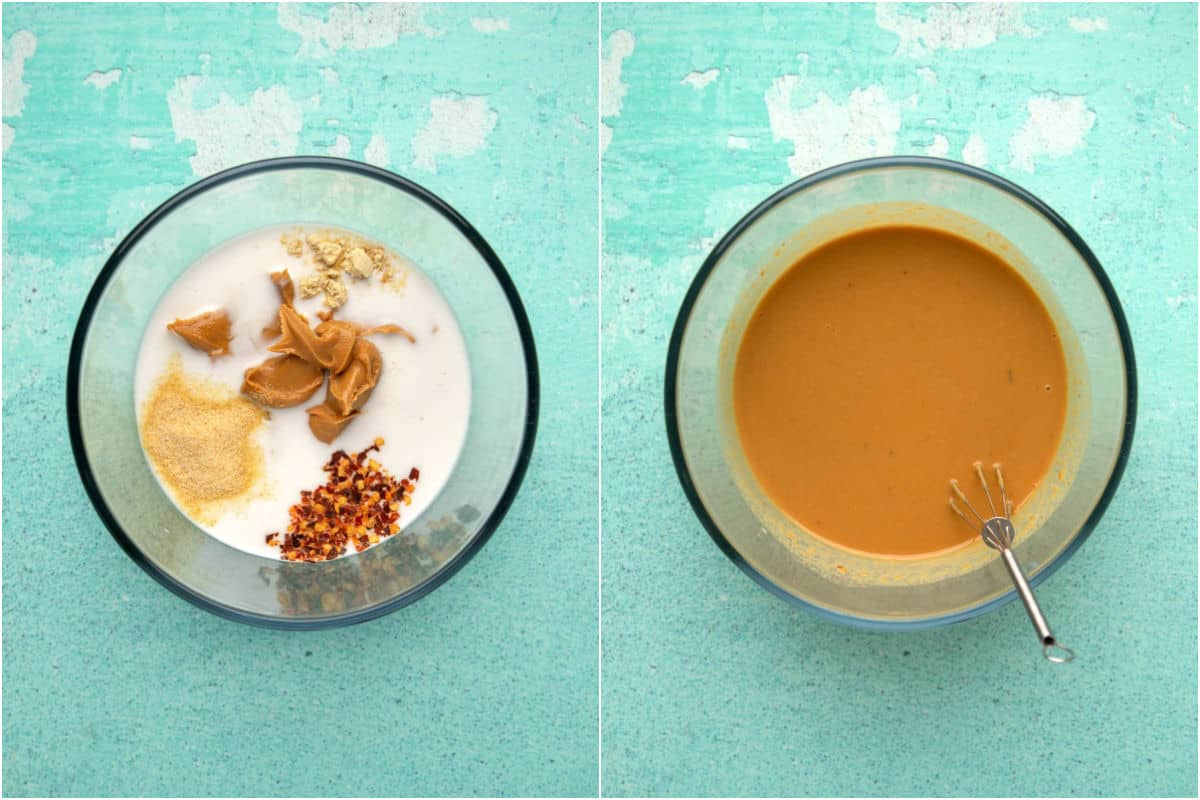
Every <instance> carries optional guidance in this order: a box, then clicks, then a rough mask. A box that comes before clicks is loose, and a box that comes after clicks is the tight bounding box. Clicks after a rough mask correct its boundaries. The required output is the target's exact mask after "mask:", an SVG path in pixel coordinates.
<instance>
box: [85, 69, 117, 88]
mask: <svg viewBox="0 0 1200 800" xmlns="http://www.w3.org/2000/svg"><path fill="white" fill-rule="evenodd" d="M119 80H121V70H119V69H110V70H107V71H105V72H98V71H97V72H93V73H92V74H91V75H88V76H87V77H86V78H84V79H83V82H84V83H86V84H88V85H89V86H95V87H96V88H97V89H107V88H108V87H109V86H112V85H113V84H114V83H116V82H117V81H119Z"/></svg>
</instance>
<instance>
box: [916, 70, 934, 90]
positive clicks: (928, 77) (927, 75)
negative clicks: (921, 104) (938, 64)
mask: <svg viewBox="0 0 1200 800" xmlns="http://www.w3.org/2000/svg"><path fill="white" fill-rule="evenodd" d="M917 75H918V76H920V78H921V80H923V81H925V85H926V86H937V82H938V81H937V73H936V72H934V71H933V70H932V69H930V68H929V67H917Z"/></svg>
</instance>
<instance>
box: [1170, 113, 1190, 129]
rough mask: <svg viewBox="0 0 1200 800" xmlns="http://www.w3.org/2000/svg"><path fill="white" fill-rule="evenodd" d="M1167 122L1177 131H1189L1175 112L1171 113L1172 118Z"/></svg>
mask: <svg viewBox="0 0 1200 800" xmlns="http://www.w3.org/2000/svg"><path fill="white" fill-rule="evenodd" d="M1167 121H1168V122H1170V123H1171V127H1172V128H1174V129H1175V130H1177V131H1186V130H1187V125H1184V124H1183V123H1182V122H1180V120H1179V115H1177V114H1176V113H1175V112H1174V111H1172V112H1171V116H1169V117H1168V118H1167Z"/></svg>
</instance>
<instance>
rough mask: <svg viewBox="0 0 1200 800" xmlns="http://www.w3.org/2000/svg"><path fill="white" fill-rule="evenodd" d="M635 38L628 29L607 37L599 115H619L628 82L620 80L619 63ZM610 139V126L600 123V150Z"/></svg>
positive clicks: (631, 48) (627, 52)
mask: <svg viewBox="0 0 1200 800" xmlns="http://www.w3.org/2000/svg"><path fill="white" fill-rule="evenodd" d="M636 43H637V40H636V39H634V38H633V34H632V33H630V32H629V31H625V30H620V31H613V32H612V34H610V35H609V37H608V42H607V45H608V55H607V56H603V57H602V58H601V59H600V116H601V118H604V117H619V116H621V105H622V104H623V103H624V102H625V92H627V91H629V84H626V83H622V81H621V63H622V62H623V61H624V60H625V59H626V58H628V57H629V56H631V55H633V49H634V46H635V45H636ZM611 141H612V128H610V127H609V126H608V125H605V124H603V123H602V124H601V125H600V152H601V153H603V152H604V151H605V150H607V149H608V145H609V142H611Z"/></svg>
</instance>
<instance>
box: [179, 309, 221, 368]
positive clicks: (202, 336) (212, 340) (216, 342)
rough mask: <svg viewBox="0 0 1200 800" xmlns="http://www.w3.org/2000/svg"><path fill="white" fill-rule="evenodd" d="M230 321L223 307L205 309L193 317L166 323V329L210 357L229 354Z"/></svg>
mask: <svg viewBox="0 0 1200 800" xmlns="http://www.w3.org/2000/svg"><path fill="white" fill-rule="evenodd" d="M231 327H232V323H231V322H230V319H229V314H228V313H227V312H226V311H225V309H223V308H218V309H217V310H216V311H205V312H203V313H200V314H197V315H196V316H194V317H187V318H186V319H177V320H175V321H174V322H172V323H169V324H168V325H167V330H169V331H171V332H172V333H174V334H177V335H178V336H179V337H180V338H181V339H183V340H184V341H185V342H187V343H188V344H190V345H191V346H192V347H194V348H195V349H197V350H199V351H201V352H202V353H208V354H209V355H210V356H211V357H213V358H216V357H217V356H227V355H229V342H230V340H231V339H233V334H232V332H231Z"/></svg>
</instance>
